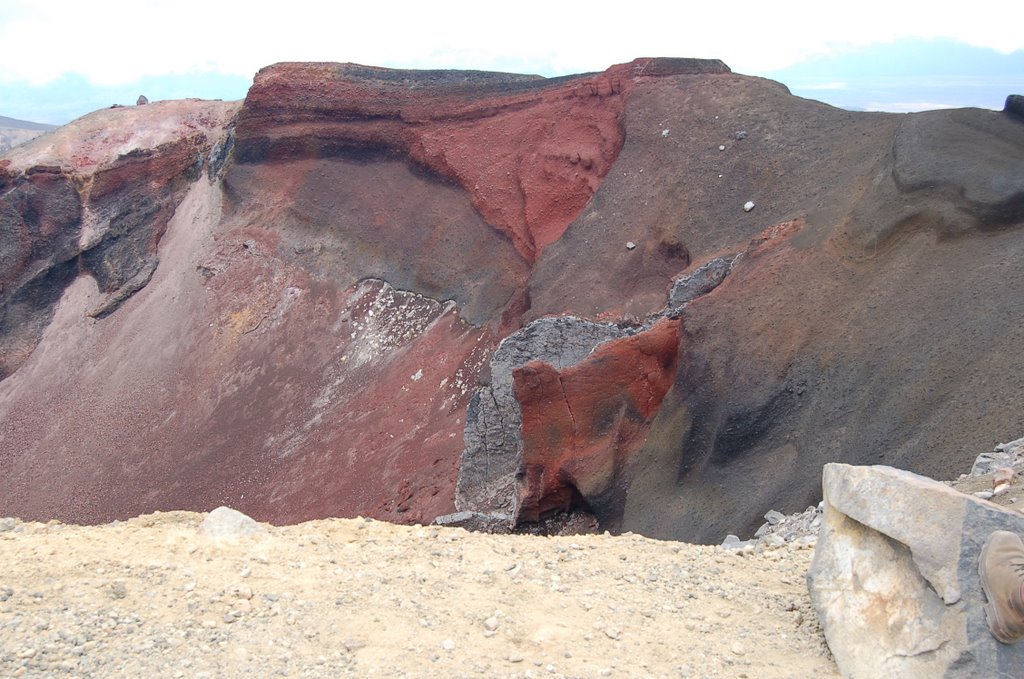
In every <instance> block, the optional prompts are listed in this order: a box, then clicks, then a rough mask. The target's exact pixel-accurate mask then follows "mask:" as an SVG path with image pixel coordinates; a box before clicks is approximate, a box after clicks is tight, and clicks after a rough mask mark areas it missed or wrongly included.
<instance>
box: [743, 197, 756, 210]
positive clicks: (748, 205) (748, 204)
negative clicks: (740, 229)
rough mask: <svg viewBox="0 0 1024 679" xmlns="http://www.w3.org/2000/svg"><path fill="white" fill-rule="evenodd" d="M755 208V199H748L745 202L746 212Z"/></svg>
mask: <svg viewBox="0 0 1024 679" xmlns="http://www.w3.org/2000/svg"><path fill="white" fill-rule="evenodd" d="M753 209H754V201H752V200H748V201H747V202H746V203H744V204H743V211H744V212H750V211H751V210H753Z"/></svg>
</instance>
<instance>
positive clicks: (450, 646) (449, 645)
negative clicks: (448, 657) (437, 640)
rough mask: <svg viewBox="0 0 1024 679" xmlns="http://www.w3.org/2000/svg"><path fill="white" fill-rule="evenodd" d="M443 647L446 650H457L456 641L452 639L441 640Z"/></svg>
mask: <svg viewBox="0 0 1024 679" xmlns="http://www.w3.org/2000/svg"><path fill="white" fill-rule="evenodd" d="M441 648H443V649H444V650H446V651H454V650H455V642H454V641H452V640H451V639H445V640H444V641H442V642H441Z"/></svg>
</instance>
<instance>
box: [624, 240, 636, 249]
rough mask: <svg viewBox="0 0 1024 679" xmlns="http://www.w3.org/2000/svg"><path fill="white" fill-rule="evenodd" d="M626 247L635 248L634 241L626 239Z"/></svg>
mask: <svg viewBox="0 0 1024 679" xmlns="http://www.w3.org/2000/svg"><path fill="white" fill-rule="evenodd" d="M626 249H627V250H635V249H636V243H634V242H633V241H628V242H627V243H626Z"/></svg>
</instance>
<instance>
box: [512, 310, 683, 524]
mask: <svg viewBox="0 0 1024 679" xmlns="http://www.w3.org/2000/svg"><path fill="white" fill-rule="evenodd" d="M678 351H679V321H672V320H667V319H665V320H661V321H659V322H658V323H657V324H656V325H654V327H652V328H651V329H650V330H647V331H644V332H641V333H638V334H636V335H632V336H630V337H626V338H624V339H619V340H612V341H610V342H607V343H605V344H602V345H600V346H599V347H597V348H596V349H595V350H594V352H593V353H592V354H591V355H590V356H588V357H587V358H586V359H584V360H583V361H582V362H580V363H579V364H577V365H574V366H571V367H569V368H566V369H564V370H561V371H559V370H558V369H557V368H555V367H553V366H551V365H550V364H548V363H544V362H542V361H533V362H531V363H528V364H527V365H526V366H524V367H522V368H518V369H517V370H515V371H514V373H513V375H514V389H515V395H516V398H517V400H518V401H519V404H520V407H521V408H522V418H523V424H522V437H523V452H522V458H523V468H524V470H525V474H524V476H523V479H522V481H521V482H520V484H521V485H520V491H519V502H518V518H519V520H521V521H537V520H539V519H540V518H542V517H543V516H544V515H545V514H548V513H550V512H553V511H558V510H568V509H570V508H572V507H576V508H581V507H582V508H584V509H586V510H587V511H593V512H594V513H596V514H597V516H598V517H599V518H607V517H608V515H610V514H615V513H617V511H618V510H617V507H616V505H621V503H622V502H623V499H624V498H623V497H622V493H623V492H624V491H625V488H624V487H622V486H621V485H618V486H617V484H621V482H622V480H623V479H622V477H621V472H622V469H623V467H624V466H626V465H628V464H629V463H630V462H631V461H632V460H631V458H632V457H633V456H634V455H635V454H636V453H637V451H639V450H640V449H641V448H642V447H643V445H644V443H645V441H646V435H647V430H648V427H649V426H650V423H651V420H652V419H653V418H654V416H655V415H656V414H657V413H658V409H659V407H660V406H661V401H662V399H663V398H664V396H665V393H666V392H667V391H668V390H669V388H670V387H671V386H672V384H673V381H674V378H675V372H676V357H677V355H678Z"/></svg>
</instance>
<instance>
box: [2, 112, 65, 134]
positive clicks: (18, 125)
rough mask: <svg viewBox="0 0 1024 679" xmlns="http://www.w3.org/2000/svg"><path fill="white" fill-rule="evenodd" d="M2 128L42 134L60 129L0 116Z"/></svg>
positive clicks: (55, 126) (56, 126)
mask: <svg viewBox="0 0 1024 679" xmlns="http://www.w3.org/2000/svg"><path fill="white" fill-rule="evenodd" d="M0 127H12V128H14V129H16V130H39V131H40V132H49V131H50V130H56V129H57V128H58V127H59V125H47V124H46V123H33V122H31V121H29V120H18V119H17V118H8V117H7V116H0Z"/></svg>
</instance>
